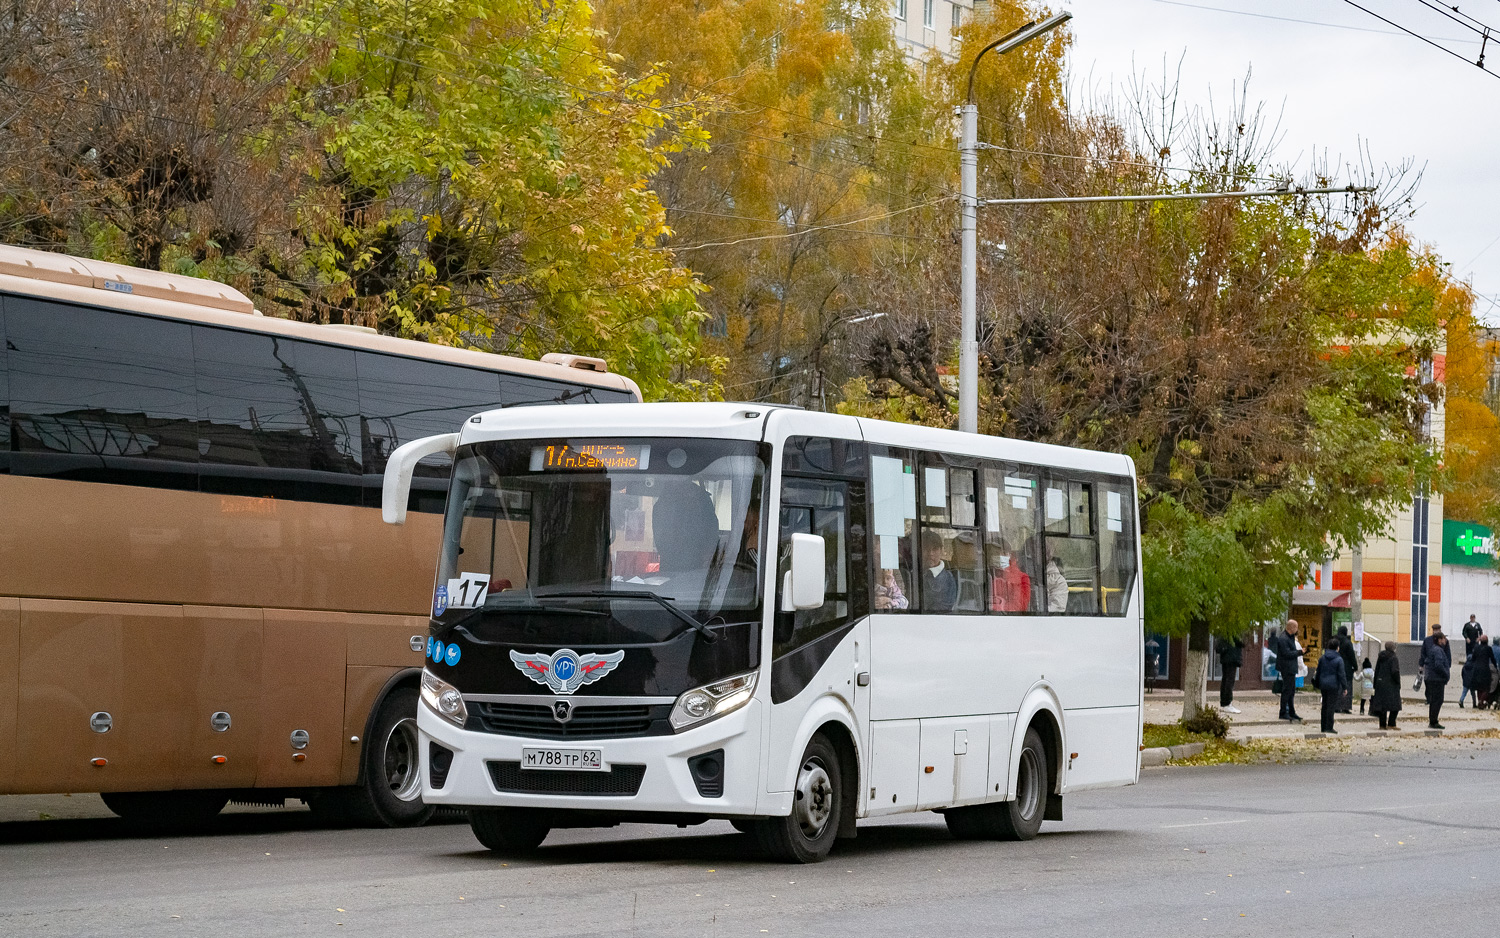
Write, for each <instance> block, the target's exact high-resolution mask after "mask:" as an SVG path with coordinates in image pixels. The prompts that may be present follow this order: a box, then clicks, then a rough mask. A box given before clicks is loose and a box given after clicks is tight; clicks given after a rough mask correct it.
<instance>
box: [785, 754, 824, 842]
mask: <svg viewBox="0 0 1500 938" xmlns="http://www.w3.org/2000/svg"><path fill="white" fill-rule="evenodd" d="M792 816H793V817H794V818H796V819H797V824H798V826H800V827H801V828H802V833H803V835H804V836H806V837H807V838H808V839H809V840H815V839H817V837H818V835H819V834H821V833H823V828H825V827H827V826H828V819H829V818H830V817H832V816H833V782H832V780H830V779H829V777H828V771H827V770H826V769H825V768H823V764H822V763H821V762H819V761H818V760H817V759H809V760H807V761H806V762H804V763H803V764H802V770H801V771H800V772H798V773H797V790H796V796H795V798H794V799H793V802H792Z"/></svg>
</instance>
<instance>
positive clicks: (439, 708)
mask: <svg viewBox="0 0 1500 938" xmlns="http://www.w3.org/2000/svg"><path fill="white" fill-rule="evenodd" d="M422 702H423V703H425V704H427V706H429V707H431V708H432V712H433V713H436V714H437V715H438V716H440V717H442V718H443V719H445V720H448V721H450V722H452V723H453V724H454V725H456V726H463V725H464V722H465V721H466V720H468V719H469V708H468V707H466V706H464V697H463V695H462V694H460V693H459V692H458V688H457V687H454V686H453V685H452V684H449V683H448V682H447V681H445V680H443V679H442V678H440V677H438V676H437V675H436V674H433V673H432V672H431V671H429V670H427V669H426V668H423V669H422Z"/></svg>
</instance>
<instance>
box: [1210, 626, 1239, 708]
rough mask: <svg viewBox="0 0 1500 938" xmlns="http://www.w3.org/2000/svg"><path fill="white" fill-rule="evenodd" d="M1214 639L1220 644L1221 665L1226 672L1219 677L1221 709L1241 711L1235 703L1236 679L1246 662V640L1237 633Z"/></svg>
mask: <svg viewBox="0 0 1500 938" xmlns="http://www.w3.org/2000/svg"><path fill="white" fill-rule="evenodd" d="M1214 641H1215V642H1217V643H1218V645H1219V665H1220V668H1221V669H1222V670H1223V672H1224V676H1223V677H1222V678H1220V679H1219V709H1220V710H1223V711H1224V712H1225V713H1239V712H1240V708H1239V707H1236V706H1235V705H1234V679H1235V678H1236V677H1238V676H1239V670H1240V666H1241V665H1243V664H1244V663H1245V640H1244V639H1243V638H1240V637H1239V636H1238V635H1236V636H1235V637H1234V638H1216V639H1214Z"/></svg>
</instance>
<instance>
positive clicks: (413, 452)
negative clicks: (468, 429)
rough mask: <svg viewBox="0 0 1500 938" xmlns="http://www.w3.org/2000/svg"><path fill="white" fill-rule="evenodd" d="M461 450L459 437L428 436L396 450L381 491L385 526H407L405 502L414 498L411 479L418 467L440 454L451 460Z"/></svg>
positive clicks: (452, 434) (386, 464)
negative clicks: (459, 448)
mask: <svg viewBox="0 0 1500 938" xmlns="http://www.w3.org/2000/svg"><path fill="white" fill-rule="evenodd" d="M457 449H458V434H457V433H443V434H439V435H438V436H426V437H423V438H422V439H420V440H412V441H411V442H410V443H403V444H401V445H400V446H398V447H396V450H395V452H393V453H391V457H390V459H388V460H386V463H385V480H384V481H383V482H382V483H381V487H380V517H381V518H382V519H384V520H385V523H386V524H405V523H406V500H407V498H408V497H409V496H410V495H411V475H412V472H413V471H415V470H416V468H417V463H419V462H421V461H422V460H423V459H426V458H427V457H428V456H434V455H436V454H438V453H447V454H448V455H449V456H452V455H453V453H454V451H455V450H457Z"/></svg>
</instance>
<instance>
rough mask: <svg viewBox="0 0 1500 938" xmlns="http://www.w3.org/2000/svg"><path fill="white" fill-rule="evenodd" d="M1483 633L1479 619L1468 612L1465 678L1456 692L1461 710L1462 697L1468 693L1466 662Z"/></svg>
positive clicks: (1465, 625)
mask: <svg viewBox="0 0 1500 938" xmlns="http://www.w3.org/2000/svg"><path fill="white" fill-rule="evenodd" d="M1483 634H1484V629H1483V628H1481V627H1480V625H1479V620H1478V619H1476V618H1475V617H1474V614H1473V613H1470V614H1469V621H1468V622H1465V623H1464V678H1465V680H1464V687H1463V690H1461V691H1459V692H1458V709H1460V710H1462V709H1463V708H1464V697H1466V696H1468V693H1469V681H1468V674H1469V663H1468V662H1469V659H1470V658H1472V657H1474V649H1475V647H1477V646H1478V645H1479V636H1480V635H1483ZM1476 700H1477V698H1476ZM1475 706H1478V704H1477V703H1476V704H1475Z"/></svg>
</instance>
